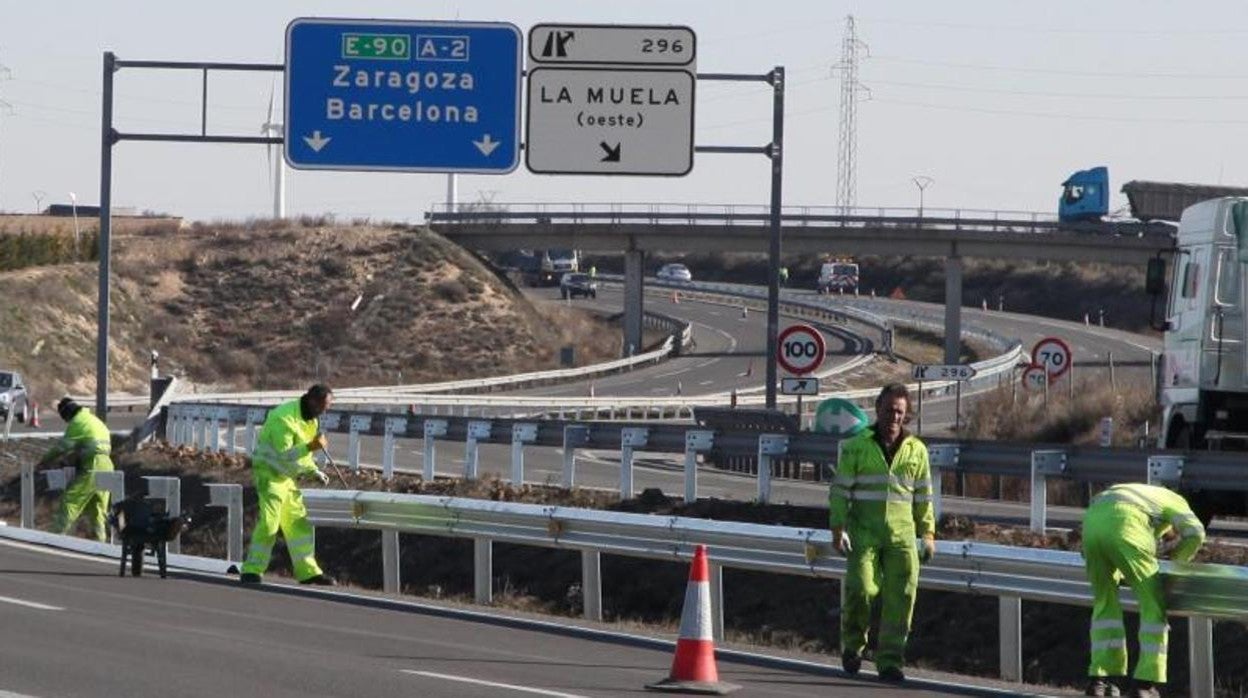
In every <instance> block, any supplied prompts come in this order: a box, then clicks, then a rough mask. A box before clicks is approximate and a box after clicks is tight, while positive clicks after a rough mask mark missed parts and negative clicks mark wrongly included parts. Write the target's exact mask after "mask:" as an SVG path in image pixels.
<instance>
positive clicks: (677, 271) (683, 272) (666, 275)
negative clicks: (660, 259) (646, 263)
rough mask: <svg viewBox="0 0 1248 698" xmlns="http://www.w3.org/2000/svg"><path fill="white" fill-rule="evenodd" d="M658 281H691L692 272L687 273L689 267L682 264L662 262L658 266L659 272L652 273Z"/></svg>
mask: <svg viewBox="0 0 1248 698" xmlns="http://www.w3.org/2000/svg"><path fill="white" fill-rule="evenodd" d="M654 276H655V278H657V279H659V280H660V281H683V282H686V283H687V282H690V281H693V274H690V273H689V267H687V266H685V265H683V264H664V265H663V266H662V267H660V268H659V272H658V273H657V274H655V275H654Z"/></svg>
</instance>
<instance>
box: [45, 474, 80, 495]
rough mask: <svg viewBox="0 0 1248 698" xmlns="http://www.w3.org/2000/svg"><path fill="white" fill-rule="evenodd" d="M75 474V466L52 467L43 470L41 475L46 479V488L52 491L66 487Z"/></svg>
mask: <svg viewBox="0 0 1248 698" xmlns="http://www.w3.org/2000/svg"><path fill="white" fill-rule="evenodd" d="M77 474H78V469H77V468H52V469H50V470H44V471H43V476H44V477H45V478H47V480H48V489H49V490H52V491H60V490H64V489H67V488H68V487H69V483H71V482H73V481H74V477H75V476H76V475H77Z"/></svg>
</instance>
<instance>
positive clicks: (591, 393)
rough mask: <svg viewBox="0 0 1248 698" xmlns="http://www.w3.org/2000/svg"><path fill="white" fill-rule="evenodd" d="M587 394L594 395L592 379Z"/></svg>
mask: <svg viewBox="0 0 1248 698" xmlns="http://www.w3.org/2000/svg"><path fill="white" fill-rule="evenodd" d="M589 396H590V397H593V396H594V382H593V381H590V382H589Z"/></svg>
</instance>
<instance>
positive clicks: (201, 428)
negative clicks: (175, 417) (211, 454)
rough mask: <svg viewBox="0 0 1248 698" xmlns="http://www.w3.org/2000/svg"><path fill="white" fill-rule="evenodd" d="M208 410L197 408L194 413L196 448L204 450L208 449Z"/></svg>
mask: <svg viewBox="0 0 1248 698" xmlns="http://www.w3.org/2000/svg"><path fill="white" fill-rule="evenodd" d="M207 413H208V408H206V407H197V408H196V409H195V413H194V419H195V421H194V424H195V436H194V439H195V448H197V449H199V450H201V451H202V450H204V449H205V448H207V447H208V414H207Z"/></svg>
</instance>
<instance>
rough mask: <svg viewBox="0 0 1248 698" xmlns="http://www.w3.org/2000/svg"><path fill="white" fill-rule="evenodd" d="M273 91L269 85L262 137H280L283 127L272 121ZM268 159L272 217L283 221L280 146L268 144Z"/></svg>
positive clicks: (283, 171)
mask: <svg viewBox="0 0 1248 698" xmlns="http://www.w3.org/2000/svg"><path fill="white" fill-rule="evenodd" d="M273 91H274V86H273V85H272V84H270V85H269V113H268V116H267V117H265V120H264V123H263V124H261V125H260V135H262V136H269V135H272V136H280V135H282V133H283V130H284V126H283V124H281V123H280V122H274V121H273ZM274 148H276V149H277V165H276V166H274V164H273V149H274ZM266 153H267V154H268V158H269V171H270V172H272V173H273V217H274V218H276V219H279V220H280V219H283V218H285V217H286V159H285V158H283V157H282V145H281V144H273V143H270V144H269V145H268V148H267V149H266Z"/></svg>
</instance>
